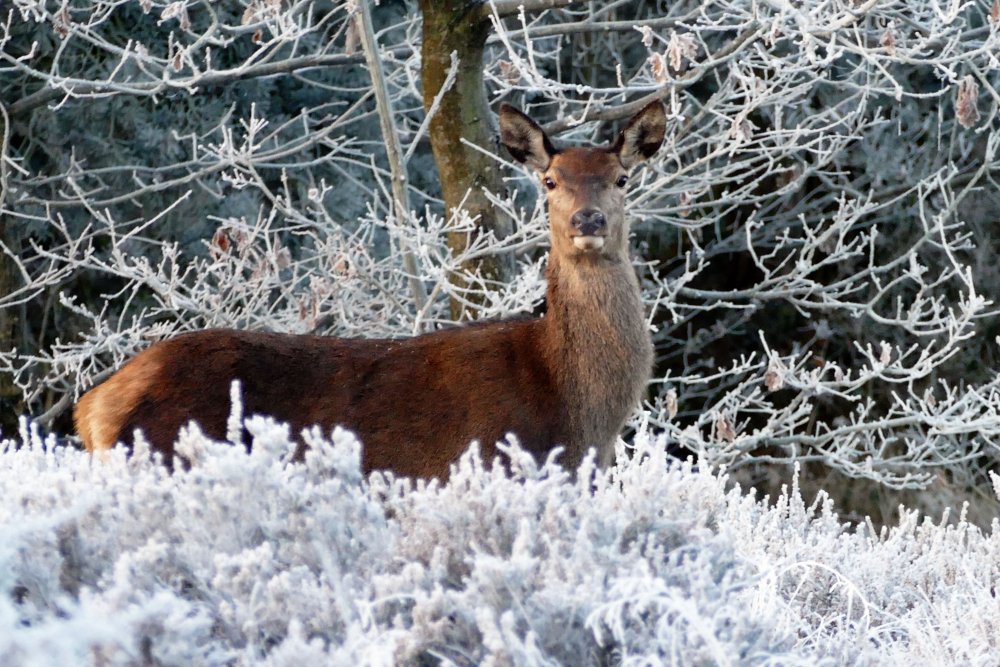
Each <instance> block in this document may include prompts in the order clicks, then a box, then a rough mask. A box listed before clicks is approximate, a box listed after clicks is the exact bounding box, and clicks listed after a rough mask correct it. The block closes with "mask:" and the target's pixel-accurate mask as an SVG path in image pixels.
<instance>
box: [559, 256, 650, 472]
mask: <svg viewBox="0 0 1000 667" xmlns="http://www.w3.org/2000/svg"><path fill="white" fill-rule="evenodd" d="M547 277H548V290H547V298H548V308H547V312H546V315H545V317H544V319H543V320H542V322H543V326H544V329H545V336H544V337H545V341H546V348H547V353H548V357H549V359H550V360H551V361H552V362H553V368H552V371H553V375H554V376H555V378H556V383H557V386H558V387H559V391H560V394H561V396H560V399H561V400H562V401H564V402H567V408H568V409H567V411H566V414H567V415H568V417H567V418H568V419H569V420H570V423H569V424H567V432H568V434H569V436H568V440H569V442H567V443H564V444H565V445H566V447H567V451H566V453H565V454H564V459H563V460H564V463H566V464H569V465H575V464H576V463H578V462H579V460H580V458H582V456H583V455H584V454H585V452H586V450H587V449H588V448H589V447H596V448H597V449H598V455H599V457H600V458H601V463H608V462H610V458H611V457H612V456H613V453H614V448H613V445H614V440H615V437H616V436H617V434H618V433H619V431H620V430H621V428H622V426H623V424H624V422H625V420H626V418H627V417H628V416H629V414H630V413H631V411H632V410H634V409H635V407H636V405H637V404H638V403H639V401H640V399H641V397H642V396H643V395H644V394H645V390H646V385H647V383H648V381H649V378H650V375H651V367H652V359H653V348H652V342H651V340H650V336H649V330H648V328H647V326H646V319H645V315H644V309H643V305H642V298H641V293H640V290H639V281H638V280H637V278H636V275H635V271H634V270H633V269H632V266H631V263H630V262H629V261H628V256H627V254H625V253H622V254H621V256H617V255H616V256H614V257H611V258H608V257H600V258H596V259H592V258H589V257H588V258H583V259H568V260H567V259H564V258H560V257H558V256H556V255H551V256H550V258H549V265H548V272H547Z"/></svg>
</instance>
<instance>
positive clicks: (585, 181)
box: [500, 101, 666, 261]
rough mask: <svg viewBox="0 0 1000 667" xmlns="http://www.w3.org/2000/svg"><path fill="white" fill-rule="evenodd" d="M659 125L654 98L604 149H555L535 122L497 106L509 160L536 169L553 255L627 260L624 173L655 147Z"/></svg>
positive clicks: (660, 118) (662, 127)
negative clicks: (544, 198) (546, 208)
mask: <svg viewBox="0 0 1000 667" xmlns="http://www.w3.org/2000/svg"><path fill="white" fill-rule="evenodd" d="M665 128H666V115H665V114H664V111H663V105H662V104H661V103H660V102H659V101H654V102H652V103H650V104H648V105H646V106H645V107H644V108H643V109H642V110H641V111H639V113H637V114H636V115H635V116H633V117H632V119H631V120H629V122H628V124H627V125H626V126H625V129H623V130H622V131H621V133H620V134H619V135H618V138H617V140H616V141H615V142H614V143H613V144H612V145H611V146H609V147H605V148H564V149H557V148H556V147H555V146H554V145H553V143H552V142H551V141H550V140H549V138H548V136H546V134H545V132H544V131H543V130H542V128H541V127H539V125H538V124H537V123H536V122H535V121H533V120H532V119H531V118H529V117H528V116H526V115H525V114H523V113H521V112H520V111H518V110H517V109H515V108H514V107H512V106H510V105H508V104H503V105H501V107H500V140H501V142H502V143H503V145H504V146H505V147H506V148H507V150H508V151H509V152H510V154H511V156H513V158H514V159H515V160H517V161H518V162H520V163H521V164H524V165H526V166H528V167H531V168H532V169H534V170H535V171H537V172H538V174H539V176H540V178H541V180H542V185H543V186H544V187H545V189H546V193H547V197H548V205H549V224H550V227H551V236H552V252H553V254H554V255H556V256H558V257H564V258H570V259H575V260H585V261H594V260H599V259H613V260H622V259H627V257H628V251H627V247H628V227H627V225H626V223H625V190H626V188H627V186H628V173H629V170H630V169H631V168H632V167H634V166H635V165H637V164H639V163H641V162H644V161H646V160H647V159H648V158H649V157H650V156H652V155H653V154H654V153H655V152H656V151H657V149H659V147H660V144H662V143H663V136H664V132H665Z"/></svg>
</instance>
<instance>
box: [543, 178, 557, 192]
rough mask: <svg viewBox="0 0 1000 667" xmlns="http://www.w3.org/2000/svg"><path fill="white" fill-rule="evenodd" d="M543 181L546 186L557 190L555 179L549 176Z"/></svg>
mask: <svg viewBox="0 0 1000 667" xmlns="http://www.w3.org/2000/svg"><path fill="white" fill-rule="evenodd" d="M542 183H544V184H545V187H547V188H548V189H549V190H555V189H556V182H555V181H553V180H552V179H551V178H549V177H548V176H546V177H545V180H543V181H542Z"/></svg>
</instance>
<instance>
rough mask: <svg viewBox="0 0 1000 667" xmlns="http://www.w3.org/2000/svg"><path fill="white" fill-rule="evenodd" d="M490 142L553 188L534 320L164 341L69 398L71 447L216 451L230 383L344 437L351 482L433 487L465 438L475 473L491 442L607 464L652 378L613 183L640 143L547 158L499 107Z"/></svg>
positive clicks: (280, 412) (645, 114)
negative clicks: (593, 233) (350, 436)
mask: <svg viewBox="0 0 1000 667" xmlns="http://www.w3.org/2000/svg"><path fill="white" fill-rule="evenodd" d="M662 117H663V111H662V107H658V108H653V107H647V108H646V109H644V110H643V111H641V112H640V113H639V115H637V117H636V119H633V121H632V122H631V123H630V125H629V128H634V127H635V126H636V124H637V123H638V124H639V125H642V126H646V125H651V126H654V129H655V125H656V122H657V121H659V122H660V123H662ZM637 119H638V120H637ZM501 129H502V132H503V134H502V136H503V138H504V141H505V143H507V144H508V147H509V148H511V153H512V154H513V155H515V156H516V157H517V158H518V159H519V160H520V161H522V162H525V163H526V164H531V165H533V166H535V167H536V169H538V170H539V171H540V172H541V177H542V178H543V180H544V179H552V182H555V183H556V187H555V188H554V189H552V190H550V192H549V218H550V221H551V223H550V224H551V240H552V252H551V255H550V258H549V266H548V272H547V277H548V281H549V285H548V292H547V296H548V313H547V315H546V316H545V317H544V318H542V319H534V320H510V321H500V322H492V323H485V324H476V325H471V326H465V327H458V328H454V329H448V330H445V331H439V332H436V333H432V334H427V335H423V336H418V337H416V338H410V339H401V340H361V339H343V338H329V337H321V336H292V335H282V334H273V333H256V332H244V331H234V330H223V329H214V330H206V331H199V332H196V333H190V334H184V335H181V336H177V337H176V338H173V339H170V340H166V341H162V342H160V343H157V344H155V345H153V346H152V347H150V348H149V349H147V350H146V351H144V352H142V353H140V354H139V355H137V356H136V357H135V358H134V359H133V360H131V361H130V362H129V363H127V364H126V365H125V366H124V367H123V368H122V369H121V370H120V371H118V372H117V373H116V374H115V375H113V376H112V377H111V378H110V379H109V380H107V381H106V382H105V383H103V384H101V385H100V386H98V387H95V388H94V389H92V390H91V391H90V392H88V393H87V394H86V395H85V396H83V398H81V399H80V402H79V403H78V404H77V406H76V410H75V414H74V418H75V421H76V425H77V432H78V433H79V435H80V437H81V438H82V439H83V441H84V444H85V445H86V447H87V449H88V450H90V451H99V450H103V449H106V448H108V447H111V446H112V445H113V444H114V443H115V442H117V441H119V440H125V441H129V440H131V437H132V433H133V431H134V430H136V429H141V430H142V431H143V433H144V435H145V437H146V439H147V440H148V441H149V442H150V444H151V445H152V446H153V447H154V449H156V450H158V451H160V452H162V453H163V454H164V456H165V458H166V460H167V461H168V462H169V461H171V460H172V456H173V442H174V440H175V439H176V436H177V431H178V429H179V428H180V427H181V426H183V425H185V424H186V423H188V421H190V420H195V421H197V422H198V423H199V424H200V426H201V427H202V429H203V430H204V431H205V432H206V433H207V434H208V435H210V436H212V437H215V438H223V437H224V436H225V432H226V420H227V417H228V414H229V408H230V404H229V403H230V402H229V387H230V383H231V381H232V380H234V379H236V380H239V381H240V383H241V388H242V395H243V404H244V405H243V408H244V414H245V415H252V414H268V415H271V416H273V417H275V418H276V419H278V420H281V421H287V422H288V423H289V424H290V425H291V426H292V428H293V432H296V433H297V432H299V431H300V430H301V429H302V428H305V427H308V426H311V425H314V424H319V425H320V426H322V427H323V428H324V429H328V428H330V427H332V426H333V425H335V424H341V425H344V426H346V427H347V428H350V429H352V430H354V431H355V432H357V433H358V435H359V437H360V439H361V441H362V443H363V450H362V451H363V454H362V463H363V467H364V469H365V470H366V471H368V470H376V469H391V470H394V471H395V472H397V473H398V474H401V475H412V476H417V477H425V478H429V477H440V478H446V477H447V474H448V466H449V464H450V463H452V462H453V461H454V460H455V459H456V458H457V457H458V456H459V455H460V454H461V453H462V452H463V451H464V450H465V449H466V447H467V446H468V444H469V442H470V441H472V440H479V441H480V443H481V445H482V451H483V455H484V458H486V459H487V460H489V459H491V458H492V457H493V455H494V454H495V447H494V443H495V442H496V441H498V440H501V439H503V437H504V435H505V434H507V433H514V434H515V435H516V436H517V437H518V438H519V440H520V442H521V443H522V445H523V446H524V447H525V448H526V449H527V450H529V451H531V452H533V453H534V454H535V455H536V456H537V457H539V458H542V457H544V456H545V454H546V453H547V452H548V451H549V450H551V449H552V448H553V447H555V446H559V445H563V446H565V447H566V452H565V453H564V455H563V457H562V461H563V463H564V464H566V465H568V466H576V465H577V464H578V463H579V462H580V460H581V459H582V457H583V455H584V454H585V452H586V450H587V449H588V448H589V447H592V446H593V447H597V448H598V451H599V459H600V462H601V463H602V464H607V463H609V462H610V461H611V458H612V456H613V453H614V440H615V438H616V436H617V435H618V433H619V431H620V430H621V428H622V425H623V424H624V422H625V419H626V418H627V417H628V415H629V413H630V412H631V410H633V409H634V408H635V406H636V404H637V403H638V401H639V400H640V398H641V396H642V394H643V393H644V391H645V387H646V383H647V382H648V379H649V375H650V370H651V365H652V344H651V341H650V338H649V332H648V330H647V328H646V324H645V319H644V316H643V308H642V303H641V300H640V293H639V285H638V281H637V280H636V277H635V273H634V272H633V270H632V268H631V265H630V263H629V257H628V228H627V224H626V222H625V216H624V189H623V188H621V187H619V186H617V185H616V181H617V179H618V178H619V177H620V176H621V175H623V174H625V173H626V171H627V170H626V168H625V165H624V164H623V162H622V159H621V156H622V155H628V156H634V155H636V154H643V155H645V154H646V151H647V150H648V146H647V147H645V148H643V147H642V146H638V145H636V144H635V142H634V141H633V140H631V139H630V138H629V137H626V138H625V139H624V140H622V139H619V142H618V144H617V145H616V146H614V147H613V148H611V149H599V148H571V149H566V150H563V151H556V150H555V149H554V148H553V147H552V144H551V142H549V141H548V139H547V138H545V137H544V134H541V135H540V134H539V133H541V129H540V128H538V126H537V125H535V124H534V123H533V122H532V121H530V119H528V118H527V117H526V116H524V115H523V114H521V113H520V112H518V111H516V110H513V109H511V108H510V107H504V108H503V109H502V110H501ZM649 135H650V132H648V131H647V132H645V133H644V134H643V137H646V138H648V136H649ZM660 136H661V137H662V131H661V134H660ZM512 137H513V139H511V138H512ZM508 139H510V140H511V141H514V142H516V143H515V144H513V145H511V144H510V141H508ZM623 141H624V147H623V146H622V144H623ZM630 159H631V158H630ZM588 208H589V209H599V210H601V211H602V212H603V213H604V214H605V216H606V218H607V226H606V230H605V232H604V237H605V243H604V246H603V248H601V249H600V250H580V249H579V248H577V247H576V246H575V245H574V243H573V239H572V237H573V236H574V234H575V231H574V228H573V226H572V224H571V223H570V219H571V218H572V215H573V214H574V213H575V212H576V211H579V210H582V209H588ZM299 454H300V455H301V451H300V452H299Z"/></svg>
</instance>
